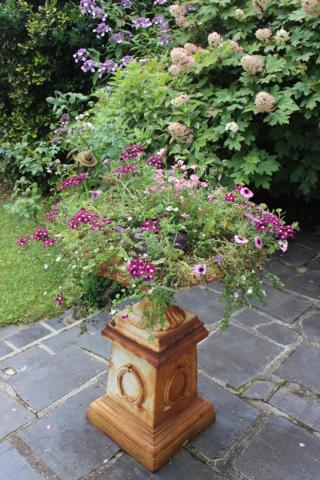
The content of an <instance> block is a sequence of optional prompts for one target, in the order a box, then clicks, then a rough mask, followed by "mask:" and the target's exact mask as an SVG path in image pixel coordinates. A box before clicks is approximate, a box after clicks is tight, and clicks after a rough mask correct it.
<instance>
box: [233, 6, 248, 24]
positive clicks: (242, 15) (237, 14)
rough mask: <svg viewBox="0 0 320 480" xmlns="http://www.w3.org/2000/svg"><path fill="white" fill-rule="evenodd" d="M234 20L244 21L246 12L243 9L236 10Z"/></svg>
mask: <svg viewBox="0 0 320 480" xmlns="http://www.w3.org/2000/svg"><path fill="white" fill-rule="evenodd" d="M234 18H235V19H236V20H240V21H241V20H244V19H245V18H246V14H245V12H244V11H243V10H242V9H241V8H236V9H235V11H234Z"/></svg>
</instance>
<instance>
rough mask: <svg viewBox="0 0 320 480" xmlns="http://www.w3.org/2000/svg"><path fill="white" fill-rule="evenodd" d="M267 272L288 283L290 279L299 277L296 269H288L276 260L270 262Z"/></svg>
mask: <svg viewBox="0 0 320 480" xmlns="http://www.w3.org/2000/svg"><path fill="white" fill-rule="evenodd" d="M267 272H269V273H272V274H273V275H276V276H277V277H279V278H280V280H281V281H282V282H286V281H287V280H289V278H292V277H294V276H295V275H297V272H296V270H295V269H294V268H291V267H288V266H287V265H285V264H284V263H282V262H279V261H278V260H276V259H273V260H271V261H270V262H269V264H268V266H267Z"/></svg>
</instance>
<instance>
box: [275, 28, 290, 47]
mask: <svg viewBox="0 0 320 480" xmlns="http://www.w3.org/2000/svg"><path fill="white" fill-rule="evenodd" d="M289 38H290V34H289V32H287V30H285V29H284V28H280V30H278V31H277V32H276V34H275V36H274V39H275V41H276V43H277V44H278V45H282V44H283V43H286V42H287V41H288V40H289Z"/></svg>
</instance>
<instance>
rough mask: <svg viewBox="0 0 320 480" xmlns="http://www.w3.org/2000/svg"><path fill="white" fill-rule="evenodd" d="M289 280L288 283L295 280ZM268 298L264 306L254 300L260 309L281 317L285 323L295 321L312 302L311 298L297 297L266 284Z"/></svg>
mask: <svg viewBox="0 0 320 480" xmlns="http://www.w3.org/2000/svg"><path fill="white" fill-rule="evenodd" d="M300 277H301V276H299V277H295V278H294V279H293V280H289V282H288V283H287V285H288V284H289V283H290V281H291V282H293V281H295V279H296V278H300ZM265 290H266V299H267V302H268V303H267V305H266V306H263V305H262V304H261V303H260V302H259V301H254V302H252V303H253V305H254V306H256V307H257V308H258V309H259V310H262V311H263V312H266V313H268V314H269V315H273V316H274V317H276V318H279V319H280V320H282V321H283V322H285V323H292V322H294V321H295V320H296V319H297V318H298V317H300V315H302V314H303V313H304V312H305V311H306V310H307V309H308V308H310V307H311V305H312V302H311V301H309V300H304V299H301V298H296V297H293V296H292V295H290V293H287V292H283V291H280V290H277V289H276V288H273V287H270V286H269V285H267V286H266V288H265Z"/></svg>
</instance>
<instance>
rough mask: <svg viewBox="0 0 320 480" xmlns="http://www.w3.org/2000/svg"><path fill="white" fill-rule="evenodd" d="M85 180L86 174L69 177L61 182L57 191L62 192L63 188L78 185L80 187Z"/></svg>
mask: <svg viewBox="0 0 320 480" xmlns="http://www.w3.org/2000/svg"><path fill="white" fill-rule="evenodd" d="M86 179H87V174H86V173H80V175H77V176H75V177H69V178H66V179H65V180H63V181H62V182H61V183H60V186H59V190H60V192H62V190H64V189H65V188H69V187H76V186H78V185H81V183H83V182H84V181H85V180H86Z"/></svg>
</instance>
